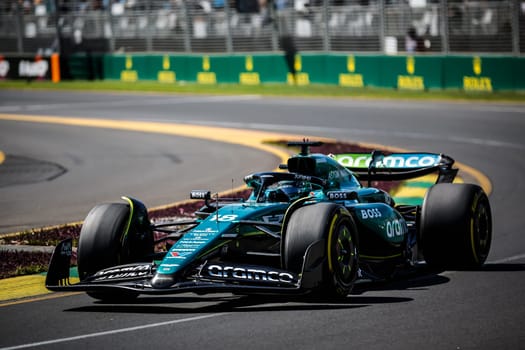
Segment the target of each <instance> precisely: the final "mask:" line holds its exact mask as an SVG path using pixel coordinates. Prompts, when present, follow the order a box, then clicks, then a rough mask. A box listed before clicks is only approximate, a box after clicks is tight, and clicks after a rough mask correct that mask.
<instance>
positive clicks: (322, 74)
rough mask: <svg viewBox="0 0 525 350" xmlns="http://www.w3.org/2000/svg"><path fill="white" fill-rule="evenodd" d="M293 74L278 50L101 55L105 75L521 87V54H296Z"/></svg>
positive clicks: (524, 82) (524, 81)
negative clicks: (194, 53) (240, 52)
mask: <svg viewBox="0 0 525 350" xmlns="http://www.w3.org/2000/svg"><path fill="white" fill-rule="evenodd" d="M293 65H294V68H295V70H296V76H295V79H294V78H293V76H292V75H291V74H290V73H289V72H288V67H287V65H286V61H285V59H284V56H283V55H281V54H253V55H171V54H164V55H139V54H134V55H131V54H129V55H106V56H104V78H105V79H112V80H121V81H125V82H135V81H139V80H150V81H152V80H153V81H159V82H162V83H176V82H190V83H198V84H220V83H227V84H243V85H258V84H264V83H283V84H284V83H288V84H297V85H309V84H330V85H340V86H343V87H349V88H363V87H380V88H392V89H399V90H428V89H460V90H465V91H473V92H480V91H483V92H491V91H497V90H523V89H525V58H520V57H511V56H501V57H499V56H498V57H495V56H486V57H485V56H426V55H424V56H423V55H414V56H410V55H407V56H402V55H399V56H385V55H351V54H349V55H344V54H299V55H296V56H295V59H294V62H293Z"/></svg>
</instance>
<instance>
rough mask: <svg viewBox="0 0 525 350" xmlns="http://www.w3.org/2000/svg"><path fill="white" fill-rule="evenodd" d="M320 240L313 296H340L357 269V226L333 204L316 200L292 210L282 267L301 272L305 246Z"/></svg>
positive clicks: (347, 287)
mask: <svg viewBox="0 0 525 350" xmlns="http://www.w3.org/2000/svg"><path fill="white" fill-rule="evenodd" d="M318 241H323V242H324V262H323V267H322V269H323V273H322V280H321V281H320V285H319V286H318V288H317V289H316V290H315V291H314V292H315V294H316V295H318V296H321V297H329V298H344V297H346V296H347V295H348V294H349V293H350V291H351V290H352V287H353V284H354V281H355V279H356V277H357V270H358V253H357V247H358V243H357V229H356V226H355V223H354V221H353V219H352V217H351V216H350V214H349V213H348V211H347V210H346V209H345V208H344V207H342V206H340V205H337V204H334V203H318V204H314V205H309V206H305V207H301V208H299V209H297V210H296V211H295V212H293V214H292V216H291V217H290V220H289V222H288V225H287V228H286V233H285V237H284V244H283V256H284V268H285V269H287V270H289V271H292V272H295V273H300V272H302V268H303V261H304V256H305V253H306V250H307V248H308V247H309V246H310V245H311V244H312V243H314V242H318Z"/></svg>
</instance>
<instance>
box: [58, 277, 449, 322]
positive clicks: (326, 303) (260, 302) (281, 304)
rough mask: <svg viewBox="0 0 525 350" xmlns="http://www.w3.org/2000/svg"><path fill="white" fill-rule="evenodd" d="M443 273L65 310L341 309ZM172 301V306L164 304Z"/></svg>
mask: <svg viewBox="0 0 525 350" xmlns="http://www.w3.org/2000/svg"><path fill="white" fill-rule="evenodd" d="M448 281H449V278H447V277H443V276H440V275H435V274H431V275H424V276H411V277H410V278H407V277H405V278H399V279H396V280H392V281H388V282H380V283H379V282H365V283H357V284H356V286H355V288H354V291H353V292H352V293H351V294H350V295H349V296H348V297H347V298H344V299H340V300H325V299H319V298H314V297H311V296H269V295H268V296H267V295H248V296H245V295H231V294H222V295H211V296H210V295H207V296H193V295H180V296H173V297H167V296H159V297H157V296H145V297H140V298H138V299H137V300H135V301H134V302H133V303H132V304H109V303H103V302H100V301H94V303H93V304H92V305H88V306H82V307H78V308H72V309H67V310H65V311H66V312H113V313H138V314H195V313H217V312H275V311H301V310H302V311H305V310H308V311H312V310H313V311H315V310H341V309H355V308H362V307H371V306H373V305H378V304H392V303H406V302H410V301H412V300H413V299H412V298H407V297H390V296H365V295H362V294H363V293H365V292H373V291H388V290H426V289H428V287H430V286H432V285H437V284H442V283H447V282H448ZM165 304H171V305H165Z"/></svg>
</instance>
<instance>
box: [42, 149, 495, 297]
mask: <svg viewBox="0 0 525 350" xmlns="http://www.w3.org/2000/svg"><path fill="white" fill-rule="evenodd" d="M319 144H320V143H317V142H308V141H303V142H293V143H289V145H291V146H299V147H301V153H300V154H298V155H296V156H292V157H291V158H290V159H288V162H287V164H283V165H281V168H282V170H283V171H281V172H261V173H255V174H251V175H248V176H246V177H245V179H244V180H245V182H246V185H247V186H248V187H249V188H250V189H251V195H250V196H249V198H248V199H247V200H234V199H229V200H225V199H218V198H213V196H212V195H211V193H210V192H209V191H192V192H191V198H193V199H201V200H204V202H205V204H204V205H203V207H202V208H201V209H200V210H199V211H197V212H196V213H195V214H196V215H195V217H196V219H195V220H192V221H176V220H174V221H173V222H169V223H163V224H162V225H153V224H152V223H151V222H150V220H149V219H148V213H147V209H146V207H145V206H144V205H143V204H142V203H141V202H140V201H138V200H135V199H132V198H128V197H123V199H125V203H109V204H101V205H98V206H96V207H94V208H93V209H92V210H91V211H90V213H89V214H88V216H87V217H86V219H85V221H84V224H83V226H82V229H81V233H80V238H79V242H78V251H77V263H78V272H79V277H80V282H79V283H76V284H70V283H69V271H70V259H71V255H72V240H71V239H68V240H65V241H63V242H61V243H60V244H59V245H58V246H57V247H56V249H55V251H54V254H53V257H52V259H51V263H50V266H49V272H48V274H47V279H46V287H47V288H48V289H49V290H52V291H85V292H87V293H88V294H89V295H90V296H92V297H94V298H96V299H100V300H105V301H121V300H130V299H133V298H135V297H136V296H138V295H139V294H154V295H159V294H175V293H183V292H195V293H199V294H205V293H214V292H234V293H237V294H252V293H262V294H315V295H320V296H323V297H327V298H340V297H345V296H347V295H348V294H349V293H350V291H351V290H352V287H353V286H354V284H355V283H356V280H359V279H367V280H370V279H372V280H383V279H386V278H390V277H391V276H392V275H393V274H394V273H395V272H396V271H400V270H403V269H414V268H417V266H421V265H424V266H432V267H434V268H437V269H441V270H444V269H448V268H462V269H463V268H476V267H479V266H481V265H482V264H483V263H484V262H485V260H486V258H487V255H488V253H489V249H490V243H491V235H492V219H491V210H490V204H489V200H488V198H487V195H486V194H485V193H484V191H483V190H482V189H481V188H480V187H479V186H477V185H473V184H453V183H452V181H453V180H454V178H455V177H456V174H457V171H458V170H457V169H454V168H453V167H452V166H453V163H454V160H452V158H450V157H448V156H445V155H439V154H431V153H395V154H388V155H385V154H383V153H381V152H377V151H374V152H372V153H371V154H368V153H366V154H365V153H359V154H355V153H354V154H344V155H324V154H311V153H310V151H309V147H310V146H317V145H319ZM433 172H434V173H437V174H438V176H437V181H436V184H435V185H433V186H432V187H430V188H429V189H428V191H427V193H426V195H425V197H424V199H423V202H422V205H396V203H395V201H394V200H393V199H392V197H391V196H390V195H389V194H388V193H387V192H385V191H383V190H381V189H378V188H374V187H371V186H370V184H371V181H376V180H379V181H394V180H396V181H398V180H405V179H410V178H414V177H419V176H422V175H426V174H430V173H433ZM362 183H364V184H368V186H363V185H362ZM156 232H164V233H165V235H164V236H163V237H162V238H160V239H158V240H154V237H155V236H158V235H157V234H155V233H156ZM161 242H165V243H166V242H169V244H165V245H166V246H167V248H166V249H164V250H163V251H161V252H159V251H158V249H156V248H155V247H158V245H159V243H161Z"/></svg>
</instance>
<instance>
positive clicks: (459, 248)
mask: <svg viewBox="0 0 525 350" xmlns="http://www.w3.org/2000/svg"><path fill="white" fill-rule="evenodd" d="M420 232H421V234H420V238H421V243H422V250H423V256H424V258H425V260H426V262H427V263H428V264H429V265H431V266H433V267H436V268H440V269H446V268H460V269H469V268H478V267H480V266H482V265H483V263H484V262H485V260H486V259H487V256H488V254H489V250H490V244H491V240H492V215H491V209H490V204H489V200H488V197H487V195H486V194H485V192H484V191H483V189H482V188H481V187H479V186H477V185H473V184H449V183H445V184H436V185H434V186H432V187H431V188H430V189H429V190H428V192H427V194H426V196H425V198H424V200H423V206H422V209H421V224H420Z"/></svg>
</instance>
